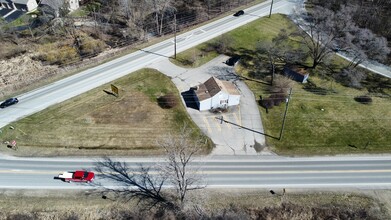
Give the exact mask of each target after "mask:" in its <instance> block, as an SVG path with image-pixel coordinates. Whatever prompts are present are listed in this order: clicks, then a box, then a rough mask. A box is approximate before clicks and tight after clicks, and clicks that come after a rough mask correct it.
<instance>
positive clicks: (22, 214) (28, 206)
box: [0, 189, 390, 220]
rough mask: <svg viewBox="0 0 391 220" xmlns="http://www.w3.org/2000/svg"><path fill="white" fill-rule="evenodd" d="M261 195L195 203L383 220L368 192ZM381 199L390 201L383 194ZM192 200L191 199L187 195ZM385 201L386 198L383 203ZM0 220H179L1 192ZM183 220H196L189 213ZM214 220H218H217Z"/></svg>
mask: <svg viewBox="0 0 391 220" xmlns="http://www.w3.org/2000/svg"><path fill="white" fill-rule="evenodd" d="M276 192H277V194H275V195H271V194H270V193H269V192H268V191H266V190H256V189H253V190H252V189H248V190H235V189H230V190H228V189H226V190H224V189H221V190H202V191H200V192H198V193H197V194H198V196H197V197H192V198H193V199H192V200H191V201H193V203H192V204H195V203H194V202H197V204H198V206H199V207H200V210H202V212H203V213H204V217H209V219H279V220H292V219H297V220H299V219H300V220H306V219H308V220H310V219H355V220H358V219H362V220H364V219H365V220H368V219H389V213H388V212H387V207H386V205H387V204H386V203H385V200H384V199H382V198H378V197H377V196H376V195H375V194H374V193H373V192H372V191H370V192H369V191H368V192H367V194H363V193H356V192H342V191H340V192H333V193H332V192H327V191H323V192H303V191H295V190H287V194H286V195H285V197H284V198H282V197H281V195H279V194H278V193H281V192H280V191H276ZM381 193H382V195H388V196H390V192H389V191H382V192H381ZM193 196H194V195H193ZM388 198H389V197H388ZM0 204H1V206H0V219H1V220H3V219H4V220H5V219H7V220H11V219H12V220H14V219H15V220H16V219H18V220H19V219H24V220H30V219H42V220H46V219H51V220H57V219H88V220H93V219H179V218H178V217H173V216H172V215H170V214H162V213H159V212H156V211H146V212H142V211H140V207H137V206H136V204H135V203H133V202H129V203H124V202H123V201H119V200H114V199H112V198H109V199H106V200H104V199H102V198H101V197H100V196H98V195H86V192H85V191H57V190H56V191H54V190H49V191H48V190H44V191H41V190H38V191H20V190H18V191H12V190H9V191H3V192H1V193H0ZM185 216H186V217H187V218H186V219H199V218H200V216H199V215H197V214H196V212H195V211H194V210H193V209H191V208H190V209H188V210H187V211H186V214H185ZM219 217H220V218H219Z"/></svg>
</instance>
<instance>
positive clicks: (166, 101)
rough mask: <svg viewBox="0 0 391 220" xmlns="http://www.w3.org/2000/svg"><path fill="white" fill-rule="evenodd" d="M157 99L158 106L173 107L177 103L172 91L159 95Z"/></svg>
mask: <svg viewBox="0 0 391 220" xmlns="http://www.w3.org/2000/svg"><path fill="white" fill-rule="evenodd" d="M157 101H158V104H159V106H160V107H162V108H165V109H169V108H174V107H175V106H177V105H178V100H177V98H176V97H175V95H174V94H172V93H169V94H167V95H164V96H161V97H159V98H158V99H157Z"/></svg>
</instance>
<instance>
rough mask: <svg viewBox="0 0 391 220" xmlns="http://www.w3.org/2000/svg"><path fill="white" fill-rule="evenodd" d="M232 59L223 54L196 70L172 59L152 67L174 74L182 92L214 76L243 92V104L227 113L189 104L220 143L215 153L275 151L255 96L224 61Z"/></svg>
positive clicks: (194, 115)
mask: <svg viewBox="0 0 391 220" xmlns="http://www.w3.org/2000/svg"><path fill="white" fill-rule="evenodd" d="M228 58H229V57H227V56H223V55H222V56H219V57H217V58H215V59H213V60H212V61H210V62H208V63H207V64H205V65H203V66H201V67H199V68H194V69H185V68H182V67H178V66H176V65H174V64H172V63H171V62H170V61H169V60H168V59H167V60H164V61H161V62H158V63H154V64H151V65H150V66H149V67H150V68H154V69H157V70H159V71H160V72H162V73H164V74H166V75H167V76H170V77H171V78H172V81H173V82H174V83H175V85H176V86H177V88H178V90H179V92H181V93H184V92H186V91H189V89H190V87H193V86H197V85H199V84H200V83H203V82H205V81H206V80H207V79H209V78H210V77H211V76H215V77H217V78H218V79H220V80H229V81H231V82H233V83H234V84H235V85H236V86H237V88H238V90H239V92H240V94H241V99H240V105H239V106H235V107H230V108H229V110H228V111H227V112H224V113H222V112H220V113H212V112H209V111H202V112H200V111H198V110H197V109H194V108H190V107H188V108H187V111H188V113H189V114H190V116H191V118H192V119H193V121H194V122H195V123H196V124H197V125H198V126H199V127H200V129H201V130H202V131H203V132H204V133H205V134H206V135H207V136H209V137H210V138H211V139H212V141H213V142H214V143H215V144H216V148H215V149H214V150H213V152H212V154H213V155H269V154H272V153H271V152H270V151H268V150H267V148H265V136H264V135H263V134H262V133H264V129H263V126H262V121H261V116H260V114H259V110H258V106H257V103H256V101H255V97H254V95H253V93H252V92H251V91H250V90H249V89H248V88H247V86H246V84H245V83H244V82H243V81H241V80H239V79H238V78H237V77H236V75H235V74H234V71H235V70H234V68H233V67H230V66H228V65H226V64H225V63H224V62H225V61H226V60H227V59H228ZM183 101H184V100H183ZM221 118H222V119H223V121H222V120H221Z"/></svg>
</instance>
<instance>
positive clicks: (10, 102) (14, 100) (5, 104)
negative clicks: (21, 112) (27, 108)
mask: <svg viewBox="0 0 391 220" xmlns="http://www.w3.org/2000/svg"><path fill="white" fill-rule="evenodd" d="M18 102H19V100H18V99H17V98H10V99H7V100H5V101H4V102H2V103H1V104H0V108H5V107H8V106H10V105H14V104H16V103H18Z"/></svg>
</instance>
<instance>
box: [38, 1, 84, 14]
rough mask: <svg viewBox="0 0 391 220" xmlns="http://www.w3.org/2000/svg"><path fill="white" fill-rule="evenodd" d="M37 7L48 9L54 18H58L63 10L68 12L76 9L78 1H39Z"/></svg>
mask: <svg viewBox="0 0 391 220" xmlns="http://www.w3.org/2000/svg"><path fill="white" fill-rule="evenodd" d="M38 6H39V7H40V8H47V9H49V11H50V12H51V14H52V15H53V16H54V17H59V16H60V11H61V10H63V9H66V10H69V12H72V11H74V10H76V9H78V8H79V0H40V1H39V4H38ZM45 11H48V10H45Z"/></svg>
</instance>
